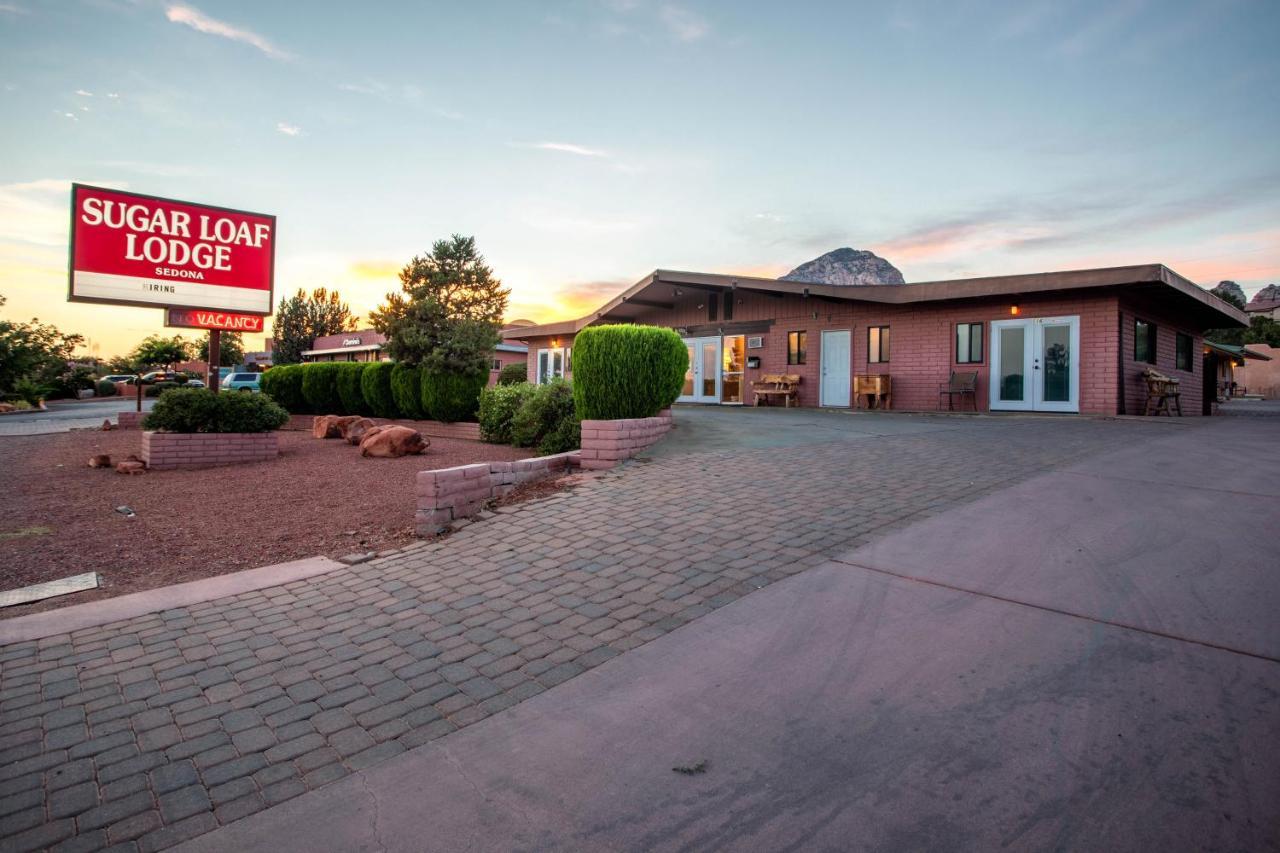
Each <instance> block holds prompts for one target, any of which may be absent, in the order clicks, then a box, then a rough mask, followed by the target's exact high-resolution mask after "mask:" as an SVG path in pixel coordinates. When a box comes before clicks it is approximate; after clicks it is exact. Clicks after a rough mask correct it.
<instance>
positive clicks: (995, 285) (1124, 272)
mask: <svg viewBox="0 0 1280 853" xmlns="http://www.w3.org/2000/svg"><path fill="white" fill-rule="evenodd" d="M1132 285H1138V286H1143V285H1145V286H1148V287H1158V288H1161V289H1166V288H1167V289H1168V290H1171V291H1173V292H1174V293H1177V294H1179V295H1180V296H1181V297H1183V298H1185V299H1188V300H1190V301H1191V302H1192V303H1194V304H1195V305H1197V306H1198V307H1199V308H1201V309H1203V310H1204V311H1205V313H1206V319H1207V320H1209V321H1210V322H1207V323H1206V326H1205V328H1210V327H1231V326H1248V325H1249V318H1248V316H1247V315H1246V314H1245V313H1244V312H1243V311H1241V310H1240V309H1239V308H1236V307H1235V306H1234V305H1232V304H1230V303H1229V302H1226V301H1224V300H1222V299H1219V298H1218V297H1217V296H1215V295H1213V294H1212V293H1209V292H1208V291H1207V290H1205V289H1204V288H1202V287H1200V286H1199V285H1197V284H1195V283H1194V282H1192V281H1190V280H1189V279H1187V278H1184V277H1183V276H1180V275H1178V274H1177V273H1176V272H1174V271H1173V270H1171V269H1169V268H1168V267H1166V266H1165V265H1164V264H1140V265H1135V266H1127V267H1104V268H1100V269H1089V270H1065V271H1060V272H1045V273H1032V274H1030V275H1002V276H987V277H985V278H961V279H951V280H947V281H924V282H916V283H909V284H899V285H894V286H892V287H886V286H884V285H830V284H806V283H803V282H794V281H782V280H779V279H773V278H759V277H757V276H739V275H721V274H716V273H696V272H684V271H680V270H662V269H659V270H654V271H653V272H652V273H650V274H649V275H647V276H645V277H644V278H642V279H640V281H638V282H636V283H635V284H633V285H632V286H631V287H629V288H627V289H626V290H625V291H623V292H622V293H620V294H618V295H617V296H615V297H614V298H613V299H611V300H609V301H608V302H606V303H605V304H604V305H603V306H602V307H601V308H600V310H598V311H596V312H595V313H594V314H588V315H587V316H585V317H580V318H578V319H577V320H564V321H561V322H558V323H545V324H543V325H540V326H529V327H526V328H522V329H519V330H515V329H512V330H509V331H506V332H503V336H504V337H507V338H521V339H523V338H529V337H535V336H554V335H568V334H575V333H577V332H578V331H580V330H582V329H583V328H585V327H587V326H589V325H591V324H592V323H597V322H602V321H612V322H628V316H627V309H628V307H629V305H633V306H637V307H641V308H651V307H662V306H664V305H669V300H670V299H671V289H672V288H675V289H677V290H678V289H679V288H681V287H689V288H692V289H700V290H709V291H715V292H719V291H725V290H748V291H758V292H764V293H775V294H791V295H795V296H804V297H817V298H820V299H827V300H832V301H839V302H878V303H882V304H891V305H902V304H912V303H920V302H937V301H942V300H949V299H974V298H980V297H989V296H1017V295H1023V294H1031V293H1044V292H1050V291H1057V290H1082V289H1092V288H1101V287H1117V286H1132ZM659 299H662V300H664V301H658V300H659Z"/></svg>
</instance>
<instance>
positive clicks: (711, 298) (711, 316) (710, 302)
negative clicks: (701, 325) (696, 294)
mask: <svg viewBox="0 0 1280 853" xmlns="http://www.w3.org/2000/svg"><path fill="white" fill-rule="evenodd" d="M719 305H720V299H719V297H718V296H716V294H714V293H708V294H707V319H708V320H715V319H716V309H717V308H718V307H719Z"/></svg>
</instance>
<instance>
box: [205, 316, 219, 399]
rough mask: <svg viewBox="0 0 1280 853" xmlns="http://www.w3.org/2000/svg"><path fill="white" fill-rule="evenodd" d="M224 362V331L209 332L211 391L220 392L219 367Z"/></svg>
mask: <svg viewBox="0 0 1280 853" xmlns="http://www.w3.org/2000/svg"><path fill="white" fill-rule="evenodd" d="M221 362H222V331H221V330H220V329H210V330H209V382H208V385H209V390H210V391H215V392H216V391H217V390H218V380H219V379H221V378H222V374H221V372H220V371H219V370H218V365H219V364H221Z"/></svg>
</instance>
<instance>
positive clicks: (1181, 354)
mask: <svg viewBox="0 0 1280 853" xmlns="http://www.w3.org/2000/svg"><path fill="white" fill-rule="evenodd" d="M1191 352H1192V349H1191V336H1190V335H1184V334H1183V333H1182V332H1178V351H1177V362H1176V363H1175V364H1174V367H1176V368H1178V369H1179V370H1188V371H1190V370H1194V369H1195V368H1194V367H1192V366H1191Z"/></svg>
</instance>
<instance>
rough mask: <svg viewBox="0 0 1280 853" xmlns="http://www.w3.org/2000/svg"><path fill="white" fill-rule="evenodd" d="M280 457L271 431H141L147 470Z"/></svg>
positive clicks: (277, 442) (259, 460)
mask: <svg viewBox="0 0 1280 853" xmlns="http://www.w3.org/2000/svg"><path fill="white" fill-rule="evenodd" d="M279 455H280V440H279V436H278V435H277V434H276V433H274V432H227V433H213V432H201V433H178V432H144V433H143V434H142V461H143V462H146V463H147V467H148V468H152V469H155V470H165V469H168V468H205V467H209V466H212V465H239V464H241V463H245V462H267V461H270V460H272V459H275V458H277V457H278V456H279Z"/></svg>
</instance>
